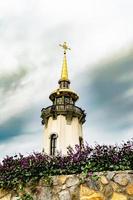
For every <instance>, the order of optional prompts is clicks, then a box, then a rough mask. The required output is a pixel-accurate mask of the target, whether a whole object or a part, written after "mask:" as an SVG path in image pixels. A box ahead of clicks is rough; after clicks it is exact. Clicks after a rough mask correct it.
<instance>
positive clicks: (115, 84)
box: [82, 51, 133, 133]
mask: <svg viewBox="0 0 133 200" xmlns="http://www.w3.org/2000/svg"><path fill="white" fill-rule="evenodd" d="M132 53H133V52H132V51H129V52H127V53H125V55H123V54H122V55H121V56H119V57H118V58H117V59H116V58H115V57H114V58H112V60H111V59H109V60H106V62H101V63H99V64H97V67H95V69H94V70H92V71H91V72H90V71H89V72H88V73H87V75H84V76H85V78H84V80H86V83H84V85H85V84H86V86H85V90H84V94H83V93H82V95H85V93H86V100H84V104H86V107H87V111H88V113H89V115H90V118H92V119H93V121H94V122H95V123H96V125H97V126H98V127H100V126H101V127H103V128H105V129H106V130H107V131H109V132H110V131H113V132H117V131H118V132H119V133H121V132H122V131H125V130H128V129H130V128H133V125H132V124H133V109H132V108H133V101H132V97H133V92H132V87H133V83H132V78H133V68H132V66H133V58H132ZM88 79H89V82H88ZM87 83H88V84H87ZM87 103H88V106H87ZM89 105H90V106H89Z"/></svg>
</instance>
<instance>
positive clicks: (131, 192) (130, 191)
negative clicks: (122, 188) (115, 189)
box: [126, 184, 133, 195]
mask: <svg viewBox="0 0 133 200" xmlns="http://www.w3.org/2000/svg"><path fill="white" fill-rule="evenodd" d="M126 191H127V193H128V194H129V195H133V184H129V185H128V186H127V188H126Z"/></svg>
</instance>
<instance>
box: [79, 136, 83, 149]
mask: <svg viewBox="0 0 133 200" xmlns="http://www.w3.org/2000/svg"><path fill="white" fill-rule="evenodd" d="M82 145H83V138H82V137H81V136H80V137H79V146H80V147H81V146H82Z"/></svg>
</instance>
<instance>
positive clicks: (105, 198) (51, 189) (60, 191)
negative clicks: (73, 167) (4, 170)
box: [0, 171, 133, 200]
mask: <svg viewBox="0 0 133 200" xmlns="http://www.w3.org/2000/svg"><path fill="white" fill-rule="evenodd" d="M52 180H53V184H52V186H48V185H46V184H45V183H44V182H43V181H42V180H41V181H40V183H39V184H38V186H36V187H35V188H34V192H33V191H32V192H31V189H29V188H27V189H26V192H27V193H30V194H32V197H33V199H34V200H133V171H116V172H100V173H96V176H95V177H94V176H93V175H90V176H89V178H84V177H83V175H68V176H55V177H52ZM20 195H21V194H20ZM17 199H18V198H17V197H15V193H12V194H9V193H8V192H2V191H1V192H0V200H17Z"/></svg>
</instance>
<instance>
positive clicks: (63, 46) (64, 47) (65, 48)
mask: <svg viewBox="0 0 133 200" xmlns="http://www.w3.org/2000/svg"><path fill="white" fill-rule="evenodd" d="M59 46H60V47H62V48H63V49H64V54H66V50H71V49H70V48H69V47H68V46H67V43H66V42H64V43H63V44H59Z"/></svg>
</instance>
